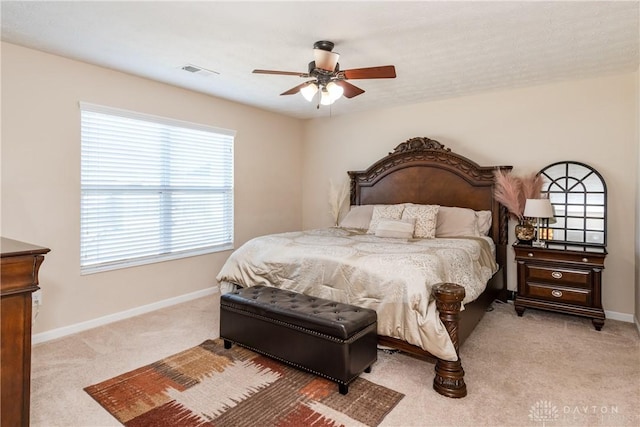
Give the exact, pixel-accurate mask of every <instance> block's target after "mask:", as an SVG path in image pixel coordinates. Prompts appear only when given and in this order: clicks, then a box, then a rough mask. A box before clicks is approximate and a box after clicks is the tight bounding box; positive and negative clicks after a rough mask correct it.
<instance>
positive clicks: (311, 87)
mask: <svg viewBox="0 0 640 427" xmlns="http://www.w3.org/2000/svg"><path fill="white" fill-rule="evenodd" d="M300 93H301V94H302V96H304V99H306V100H307V101H309V102H311V101H313V97H314V96H315V95H316V93H318V85H316V84H315V83H313V82H309V84H308V85H306V86H303V87H302V89H300Z"/></svg>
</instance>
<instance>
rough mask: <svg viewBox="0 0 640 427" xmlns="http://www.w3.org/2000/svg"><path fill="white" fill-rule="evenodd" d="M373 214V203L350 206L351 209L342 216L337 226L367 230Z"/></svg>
mask: <svg viewBox="0 0 640 427" xmlns="http://www.w3.org/2000/svg"><path fill="white" fill-rule="evenodd" d="M372 215H373V205H360V206H351V210H350V211H349V212H348V213H347V214H346V215H345V217H344V218H342V221H340V224H338V226H339V227H344V228H359V229H362V230H367V229H368V228H369V224H370V223H371V216H372Z"/></svg>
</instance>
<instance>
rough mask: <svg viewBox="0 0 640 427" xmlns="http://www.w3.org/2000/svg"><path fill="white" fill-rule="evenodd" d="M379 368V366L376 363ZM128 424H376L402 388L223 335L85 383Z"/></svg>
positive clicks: (400, 395) (120, 419)
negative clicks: (342, 375)
mask: <svg viewBox="0 0 640 427" xmlns="http://www.w3.org/2000/svg"><path fill="white" fill-rule="evenodd" d="M374 369H375V366H374ZM85 391H86V392H87V393H89V395H91V397H93V398H94V399H95V400H96V401H97V402H98V403H99V404H100V405H102V407H103V408H105V409H106V410H107V411H109V412H110V413H111V414H112V415H113V416H114V417H116V418H117V419H118V421H120V422H121V423H122V424H124V425H125V426H176V427H177V426H180V427H183V426H184V427H187V426H189V427H190V426H243V427H244V426H280V427H288V426H291V427H294V426H295V427H299V426H311V425H312V426H319V427H325V426H326V427H330V426H331V427H333V426H341V425H343V426H377V425H378V424H380V422H381V421H382V420H383V419H384V417H385V415H387V414H388V413H389V411H391V410H392V409H393V408H394V407H395V406H396V404H398V402H399V401H400V400H401V399H402V398H403V397H404V395H403V394H401V393H398V392H396V391H393V390H390V389H388V388H386V387H382V386H380V385H377V384H374V383H372V382H370V381H367V380H366V379H364V378H362V377H360V378H357V379H356V380H354V381H353V382H352V383H351V384H350V385H349V393H348V394H346V395H341V394H339V393H338V386H337V385H336V383H333V382H331V381H329V380H326V379H324V378H320V377H317V376H315V375H312V374H309V373H306V372H303V371H300V370H298V369H295V368H292V367H290V366H287V365H284V364H282V363H280V362H277V361H275V360H273V359H270V358H268V357H265V356H262V355H259V354H257V353H254V352H252V351H250V350H247V349H245V348H242V347H240V346H237V345H234V346H233V347H232V348H231V349H230V350H225V349H224V347H223V343H222V340H219V339H218V340H207V341H205V342H203V343H202V344H200V345H199V346H197V347H194V348H191V349H189V350H185V351H183V352H181V353H178V354H176V355H173V356H170V357H167V358H166V359H163V360H160V361H158V362H155V363H152V364H150V365H147V366H144V367H142V368H138V369H136V370H134V371H131V372H127V373H125V374H122V375H119V376H117V377H115V378H112V379H110V380H106V381H103V382H101V383H99V384H95V385H92V386H89V387H86V388H85Z"/></svg>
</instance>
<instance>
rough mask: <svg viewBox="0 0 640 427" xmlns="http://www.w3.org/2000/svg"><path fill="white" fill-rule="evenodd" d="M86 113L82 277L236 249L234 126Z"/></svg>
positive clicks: (89, 108) (108, 111)
mask: <svg viewBox="0 0 640 427" xmlns="http://www.w3.org/2000/svg"><path fill="white" fill-rule="evenodd" d="M80 111H81V141H82V148H81V151H82V153H81V193H82V194H81V202H80V233H81V237H80V270H81V273H82V274H87V273H94V272H98V271H104V270H112V269H116V268H124V267H130V266H133V265H141V264H148V263H152V262H158V261H164V260H168V259H175V258H182V257H187V256H193V255H200V254H205V253H211V252H216V251H222V250H226V249H231V248H232V247H233V141H234V136H235V132H234V131H229V130H224V129H216V128H213V127H209V126H204V125H199V124H194V123H188V122H182V121H178V120H172V119H167V118H162V117H155V116H149V115H144V114H139V113H134V112H131V111H123V110H117V109H113V108H108V107H102V106H98V105H92V104H86V103H80Z"/></svg>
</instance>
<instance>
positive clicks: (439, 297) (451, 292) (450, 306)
mask: <svg viewBox="0 0 640 427" xmlns="http://www.w3.org/2000/svg"><path fill="white" fill-rule="evenodd" d="M433 295H434V297H435V299H436V307H437V308H438V312H439V314H440V320H442V323H443V324H444V327H445V328H447V332H448V333H449V336H450V337H451V342H452V343H453V346H454V347H455V349H456V354H457V355H458V360H456V361H449V360H442V359H440V358H437V359H436V367H435V371H436V376H435V377H434V378H433V389H434V390H435V391H437V392H438V393H440V394H442V395H443V396H447V397H465V396H466V395H467V385H466V384H465V382H464V369H462V362H461V361H460V352H459V349H460V342H459V340H458V321H459V320H460V307H461V305H462V300H463V299H464V295H465V292H464V288H463V287H462V286H460V285H456V284H453V283H441V284H439V285H436V286H434V288H433Z"/></svg>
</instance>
